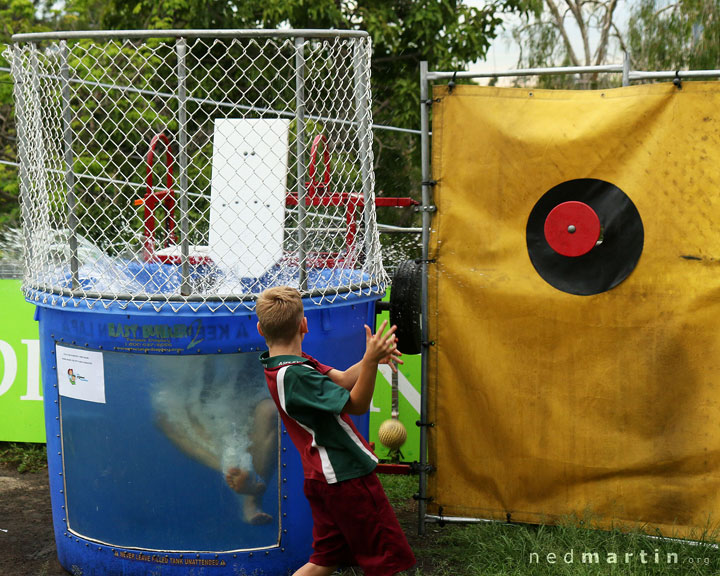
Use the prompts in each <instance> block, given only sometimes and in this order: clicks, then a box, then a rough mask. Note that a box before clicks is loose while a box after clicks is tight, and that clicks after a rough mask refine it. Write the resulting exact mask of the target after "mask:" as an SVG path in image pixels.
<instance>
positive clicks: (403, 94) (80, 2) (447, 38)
mask: <svg viewBox="0 0 720 576" xmlns="http://www.w3.org/2000/svg"><path fill="white" fill-rule="evenodd" d="M16 3H20V4H22V5H24V6H25V10H26V12H25V17H26V18H30V20H32V21H33V22H34V23H35V24H36V26H35V27H34V28H31V30H35V29H37V27H42V26H46V27H51V28H56V29H76V30H77V29H145V28H148V29H169V28H179V29H183V28H196V29H228V28H276V27H293V28H319V29H323V28H336V29H364V30H367V31H368V33H369V34H370V36H371V38H372V41H373V55H372V78H371V84H372V92H373V119H374V122H375V123H376V124H384V125H391V126H396V127H400V128H410V129H417V128H418V127H419V115H420V112H419V110H420V102H419V63H420V61H422V60H427V61H428V62H429V65H430V67H431V68H434V69H446V70H463V69H465V68H466V67H467V65H468V63H470V62H473V61H475V60H477V59H479V58H481V57H483V56H484V55H485V53H486V51H487V49H488V47H489V45H490V42H491V40H492V39H493V38H494V37H495V35H496V33H497V31H498V29H499V26H500V24H501V19H500V18H499V15H500V13H501V12H502V11H504V10H505V11H510V10H519V9H522V8H524V7H525V1H524V0H498V1H497V3H489V4H488V5H486V6H485V7H483V8H474V7H470V6H467V5H466V4H464V3H463V1H462V0H420V1H418V0H356V1H348V0H313V1H312V2H308V1H307V0H109V1H103V0H68V1H67V2H66V4H65V5H64V7H63V10H62V12H57V11H52V10H50V9H47V7H45V8H44V9H38V7H35V9H34V10H30V9H29V8H28V7H32V3H31V2H30V0H15V1H14V3H13V6H15V5H16ZM23 3H25V4H23ZM17 31H18V30H12V32H17ZM23 31H30V30H23ZM117 49H120V48H117ZM131 57H132V56H130V55H128V58H131ZM207 57H208V59H213V58H216V57H217V54H212V53H210V52H209V53H208V55H207ZM141 58H142V61H141V62H139V63H138V65H137V67H136V68H137V74H138V77H137V78H136V79H135V80H138V79H142V81H143V82H148V83H150V85H152V86H155V84H157V88H158V89H159V90H162V89H163V87H164V86H165V85H164V82H163V80H164V79H163V77H162V74H161V73H160V71H159V70H158V69H157V66H156V65H155V64H154V62H153V59H152V57H148V58H144V57H141ZM214 62H215V66H216V67H218V61H217V59H215V60H214ZM74 65H76V66H78V67H79V68H80V69H84V68H86V73H87V75H88V78H92V79H94V80H102V79H103V77H104V73H105V70H104V67H105V66H112V62H110V61H107V62H106V61H105V60H103V59H97V58H95V59H90V58H88V59H87V61H81V62H75V63H74ZM159 65H162V64H159ZM219 68H222V66H219ZM172 73H173V72H172V71H170V72H169V74H170V75H172ZM108 77H110V75H109V73H108ZM127 80H128V82H129V83H132V82H133V79H131V78H128V79H127ZM222 81H223V80H222V78H220V79H219V80H218V82H217V86H215V88H213V89H216V90H217V92H218V94H226V93H225V92H224V90H225V86H224V85H221V82H222ZM226 95H227V94H226ZM208 96H209V97H210V96H212V94H211V93H210V92H208ZM107 97H108V96H107V94H106V95H104V96H103V95H101V94H100V92H97V94H96V93H94V92H93V89H92V88H91V87H88V88H87V90H86V92H84V93H83V97H82V98H80V100H81V101H82V102H81V109H80V110H79V112H78V114H77V116H76V117H77V118H78V125H77V126H76V139H81V138H82V137H83V131H86V130H100V131H101V132H102V133H103V134H107V137H108V138H109V139H112V140H114V139H116V138H117V140H118V142H117V143H118V146H116V147H115V148H114V152H112V154H114V155H115V157H113V158H110V157H109V156H108V157H106V156H107V154H110V152H107V153H106V151H104V150H95V149H92V150H86V152H87V153H86V154H85V153H78V154H76V157H75V161H76V167H75V169H76V171H81V172H83V173H87V174H95V175H97V176H104V177H113V178H116V180H122V179H129V175H130V174H131V170H139V169H140V168H141V167H142V166H141V161H138V159H139V158H141V154H142V152H139V151H140V144H139V143H144V145H145V146H147V138H146V136H147V133H149V132H151V131H153V130H155V129H156V128H157V125H159V123H162V122H163V121H165V122H166V125H167V128H168V129H170V130H172V129H173V121H174V120H173V112H172V111H171V110H165V111H161V112H159V113H158V114H157V116H156V117H155V118H154V119H153V118H152V117H151V114H150V113H149V112H148V113H147V117H148V118H147V122H145V123H144V122H143V121H138V120H137V119H132V118H127V117H117V118H109V117H108V118H105V117H104V116H102V114H103V112H102V102H100V101H99V100H98V99H99V98H107ZM122 98H123V99H127V100H128V110H132V111H136V112H137V111H138V110H140V109H142V108H143V106H140V105H138V103H137V102H135V103H134V104H132V103H130V99H131V98H136V99H142V98H146V96H143V95H135V96H122ZM218 99H221V98H218ZM9 101H10V100H9V97H8V98H7V99H5V100H4V102H9ZM120 108H121V107H120V106H118V105H116V106H115V108H114V109H115V110H116V111H117V110H119V109H120ZM144 108H147V109H148V110H149V109H151V108H152V106H150V104H149V102H148V104H147V106H144ZM143 114H144V113H143ZM86 120H87V123H86ZM141 120H142V119H141ZM11 132H12V134H13V137H14V126H12V127H11ZM4 143H5V144H7V145H9V146H10V147H13V144H14V142H12V140H11V139H10V138H9V137H8V138H6V139H4ZM143 152H144V150H143ZM374 153H375V154H374V157H375V176H376V190H377V192H378V193H379V194H380V195H387V196H413V197H416V198H418V197H419V194H420V161H419V137H418V136H417V135H416V134H406V133H398V132H391V131H383V130H375V131H374ZM138 166H139V167H140V168H138ZM116 167H121V169H122V171H125V172H127V173H126V174H123V173H119V172H117V173H116V171H115V170H114V169H115V168H116ZM1 175H2V173H1V172H0V176H1ZM202 177H203V178H204V179H205V180H207V181H208V185H209V177H205V176H202ZM136 179H137V178H136ZM93 186H95V187H94V188H93V187H85V188H83V190H84V192H81V197H80V199H79V201H80V203H81V204H82V205H85V204H87V208H88V209H87V210H86V211H85V214H86V215H87V217H88V218H91V219H92V221H93V225H94V226H96V227H104V228H107V229H112V228H113V227H114V226H120V225H121V219H120V218H119V217H118V214H115V213H114V212H112V210H111V211H109V212H106V213H103V214H95V213H94V212H92V203H93V199H97V198H100V197H102V195H103V194H111V193H112V191H111V190H107V189H105V188H107V187H105V188H103V187H102V186H101V185H100V184H96V185H93ZM16 188H17V186H16ZM16 188H15V189H14V190H12V189H9V194H10V197H11V200H12V202H16V201H15V197H16V194H17V190H16ZM126 196H127V194H126ZM85 197H87V200H86V199H85ZM109 205H110V206H112V207H113V208H117V209H118V210H121V209H124V207H115V206H114V204H113V203H112V202H109ZM386 210H389V211H390V210H391V212H389V213H387V214H383V215H382V220H383V221H395V222H396V223H399V224H410V223H411V221H412V220H413V219H414V218H415V215H414V214H413V213H412V212H410V211H398V210H392V209H386ZM9 211H10V212H11V213H12V216H11V218H16V217H17V210H16V208H13V209H12V210H9ZM0 212H5V213H7V212H8V210H7V209H5V208H4V207H0Z"/></svg>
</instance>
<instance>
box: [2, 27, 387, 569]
mask: <svg viewBox="0 0 720 576" xmlns="http://www.w3.org/2000/svg"><path fill="white" fill-rule="evenodd" d="M8 55H9V57H10V60H11V61H12V70H13V75H14V80H15V92H14V94H15V99H16V109H17V120H18V134H19V136H20V138H19V154H20V158H21V168H20V178H21V189H22V194H21V197H22V215H23V220H24V231H25V236H24V241H25V246H24V249H25V273H24V288H23V289H24V293H25V296H26V298H27V300H29V301H31V302H32V303H34V304H35V305H36V306H37V308H36V310H37V313H36V317H37V320H38V321H39V324H40V338H41V355H42V380H43V386H44V397H45V419H46V427H47V430H46V431H47V442H48V465H49V474H50V490H51V496H52V508H53V521H54V528H55V537H56V540H57V550H58V555H59V558H60V562H61V564H62V565H63V566H64V567H65V568H66V569H67V570H68V571H70V572H73V573H78V574H80V573H81V574H85V575H88V574H98V575H100V574H102V575H113V574H149V573H152V574H191V573H192V574H273V575H278V574H285V573H287V572H290V571H292V570H293V569H296V568H297V567H298V566H300V565H301V564H303V563H304V562H305V560H306V559H307V557H308V555H309V553H310V544H311V528H312V524H311V518H310V514H309V509H308V507H307V504H306V501H305V498H304V496H303V494H302V488H301V486H302V468H301V465H300V460H299V457H298V456H297V454H296V452H295V449H294V447H293V446H292V444H291V443H290V441H289V439H288V437H287V436H286V434H285V431H284V429H283V428H282V425H281V423H280V421H279V419H278V417H277V414H276V411H275V409H274V405H273V404H272V403H271V400H270V397H269V394H268V392H267V390H266V385H265V381H264V375H263V371H262V368H261V365H260V363H259V360H258V357H259V354H260V352H261V351H262V350H263V349H264V342H263V340H262V339H261V338H260V337H259V335H258V334H257V331H256V328H255V325H256V322H257V318H256V316H255V314H254V304H255V300H256V298H257V296H258V295H259V294H260V293H261V292H262V291H263V290H264V289H265V288H267V287H270V286H275V285H291V286H295V287H297V288H298V289H299V290H300V291H301V293H302V295H303V297H304V302H305V308H306V315H307V316H308V320H309V324H310V334H309V335H308V336H307V338H306V341H305V349H306V351H307V352H308V353H310V354H312V355H315V356H317V357H319V358H320V359H321V360H323V361H325V362H326V363H329V364H332V365H334V366H337V367H338V368H341V369H343V368H345V367H347V366H349V365H351V364H352V363H354V362H356V361H357V360H359V359H360V357H361V356H362V353H363V350H364V330H363V324H365V323H371V322H372V321H373V319H374V312H375V302H376V300H377V299H379V298H380V297H382V295H383V294H384V291H385V285H386V282H387V277H386V274H385V272H384V269H383V267H382V262H381V259H380V245H379V241H378V235H377V229H376V220H375V205H374V195H373V173H372V152H371V132H370V126H371V114H370V90H369V69H370V66H369V58H370V41H369V38H368V37H367V35H366V34H364V33H360V32H322V31H286V32H278V31H272V32H265V31H259V30H253V31H216V32H209V31H196V32H192V31H182V32H178V31H162V32H121V33H109V32H107V33H106V32H96V33H51V34H36V35H20V36H16V37H14V45H13V46H12V47H11V48H9V49H8ZM359 426H360V429H361V431H362V430H364V431H365V433H367V419H365V420H364V421H362V420H361V421H359Z"/></svg>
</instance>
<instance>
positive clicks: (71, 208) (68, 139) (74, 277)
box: [60, 40, 80, 291]
mask: <svg viewBox="0 0 720 576" xmlns="http://www.w3.org/2000/svg"><path fill="white" fill-rule="evenodd" d="M60 59H61V60H60V62H61V64H60V78H61V86H62V117H63V141H64V146H65V185H66V186H67V196H66V199H67V207H68V217H67V218H68V230H69V237H68V245H69V247H70V278H71V286H72V290H73V291H75V290H77V289H78V288H80V281H79V280H78V269H79V267H80V263H79V260H78V242H77V228H78V217H77V196H76V195H75V173H74V171H73V166H74V164H75V159H74V158H73V148H72V145H73V137H72V109H71V108H70V68H69V67H68V49H67V43H66V42H65V41H64V40H63V41H61V42H60Z"/></svg>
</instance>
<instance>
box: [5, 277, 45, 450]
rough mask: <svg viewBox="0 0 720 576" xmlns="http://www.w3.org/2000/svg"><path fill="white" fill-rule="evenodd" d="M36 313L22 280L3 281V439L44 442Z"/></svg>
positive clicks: (6, 440) (8, 440) (7, 440)
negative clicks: (26, 299)
mask: <svg viewBox="0 0 720 576" xmlns="http://www.w3.org/2000/svg"><path fill="white" fill-rule="evenodd" d="M34 313H35V307H34V306H33V305H32V304H28V303H27V302H25V298H24V297H23V294H22V292H21V291H20V281H19V280H0V441H5V442H45V420H44V417H43V402H42V388H41V385H40V340H39V338H38V326H37V322H35V320H34V319H33V316H34Z"/></svg>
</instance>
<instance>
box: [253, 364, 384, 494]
mask: <svg viewBox="0 0 720 576" xmlns="http://www.w3.org/2000/svg"><path fill="white" fill-rule="evenodd" d="M260 361H261V362H262V363H263V366H264V367H265V378H266V379H267V383H268V388H269V389H270V395H271V396H272V398H273V400H274V401H275V404H276V405H277V407H278V410H279V411H280V417H281V418H282V420H283V423H284V424H285V428H286V429H287V431H288V434H289V435H290V438H291V440H292V441H293V444H295V447H296V448H297V449H298V452H300V457H301V459H302V463H303V470H304V472H305V478H308V479H313V480H323V481H325V482H327V483H328V484H334V483H336V482H342V481H343V480H350V479H351V478H358V477H360V476H365V475H366V474H369V473H370V472H372V471H373V470H374V469H375V466H376V465H377V457H376V456H375V455H374V454H373V453H372V451H371V449H370V446H369V445H368V443H367V441H366V440H365V439H364V438H363V437H362V435H361V434H360V433H359V432H358V430H357V428H355V425H354V424H353V422H352V420H351V419H350V417H349V416H348V415H347V414H342V410H343V408H344V407H345V404H346V403H347V401H348V398H349V397H350V392H348V391H347V390H346V389H345V388H343V387H341V386H338V385H337V384H335V382H333V381H332V380H331V379H330V378H329V377H328V376H326V374H327V373H328V372H329V371H330V370H332V368H330V367H329V366H325V365H324V364H320V363H319V362H318V361H317V360H315V359H314V358H312V357H310V356H308V355H306V354H303V356H273V357H270V356H269V352H264V353H263V354H262V355H261V356H260Z"/></svg>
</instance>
